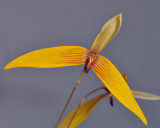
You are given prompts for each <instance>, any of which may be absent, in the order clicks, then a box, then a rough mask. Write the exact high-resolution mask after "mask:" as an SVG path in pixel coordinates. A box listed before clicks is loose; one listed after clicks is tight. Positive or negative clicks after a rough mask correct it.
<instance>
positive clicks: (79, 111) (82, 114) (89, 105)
mask: <svg viewBox="0 0 160 128" xmlns="http://www.w3.org/2000/svg"><path fill="white" fill-rule="evenodd" d="M123 77H124V79H125V80H126V82H127V83H128V80H127V75H126V73H123ZM102 89H105V90H107V88H105V87H100V88H97V89H95V90H93V91H92V92H90V93H89V94H87V95H86V96H85V97H84V98H83V99H82V100H81V102H80V103H79V105H78V107H77V108H75V109H73V110H72V111H71V112H70V113H69V114H68V115H67V116H66V117H65V118H64V119H63V121H62V122H61V123H60V125H59V127H58V128H76V127H77V126H79V125H80V124H81V123H83V122H84V121H85V120H86V119H87V117H88V116H89V114H90V113H91V111H92V110H93V109H94V107H95V106H96V105H97V104H98V103H99V102H100V101H101V100H103V99H104V98H105V97H106V96H108V97H109V98H110V96H112V94H111V93H110V92H109V91H108V90H107V92H106V93H103V94H100V95H98V96H96V97H94V98H93V99H91V100H89V101H87V102H85V103H84V101H85V100H86V99H87V98H88V97H89V96H90V95H91V94H93V93H95V92H97V91H99V90H102ZM131 91H132V93H133V96H134V97H135V98H138V99H143V100H160V96H157V95H153V94H150V93H146V92H141V91H136V90H131ZM112 102H113V100H112ZM111 105H112V104H111Z"/></svg>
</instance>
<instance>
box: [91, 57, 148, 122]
mask: <svg viewBox="0 0 160 128" xmlns="http://www.w3.org/2000/svg"><path fill="white" fill-rule="evenodd" d="M92 68H93V70H94V71H95V73H96V74H97V75H98V77H99V78H100V79H101V80H102V82H103V83H104V84H105V86H106V87H107V89H108V90H109V91H110V92H111V93H112V94H113V95H114V96H115V97H116V98H117V99H118V100H119V101H120V102H121V103H122V104H123V105H124V106H125V107H127V108H128V109H129V110H130V111H132V112H133V113H134V114H135V115H137V116H138V117H139V118H140V119H141V120H142V121H143V122H144V123H145V124H146V125H147V120H146V118H145V116H144V114H143V112H142V110H141V109H140V107H139V105H138V103H137V102H136V100H135V98H134V97H133V94H132V92H131V90H130V88H129V86H128V84H127V82H126V81H125V79H124V78H123V76H122V75H121V73H120V72H119V71H118V70H117V68H116V67H115V66H114V65H113V64H112V63H111V62H110V61H109V60H108V59H107V58H105V57H103V56H97V58H96V60H95V62H94V63H93V65H92Z"/></svg>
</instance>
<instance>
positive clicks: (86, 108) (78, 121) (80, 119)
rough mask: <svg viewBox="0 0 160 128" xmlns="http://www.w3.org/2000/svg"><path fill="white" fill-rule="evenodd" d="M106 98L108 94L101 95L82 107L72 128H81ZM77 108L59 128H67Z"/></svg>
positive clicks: (73, 121)
mask: <svg viewBox="0 0 160 128" xmlns="http://www.w3.org/2000/svg"><path fill="white" fill-rule="evenodd" d="M105 96H106V94H102V95H99V96H97V97H95V98H93V99H91V100H89V101H88V102H86V103H84V104H82V105H81V107H80V108H79V110H78V112H77V114H76V115H75V117H74V119H73V120H72V123H71V125H70V128H75V127H77V126H79V125H80V124H81V123H82V122H83V121H84V120H85V119H86V118H87V117H88V115H89V114H90V112H91V111H92V109H93V108H94V107H95V106H96V105H97V104H98V103H99V102H100V101H101V100H102V99H103V98H104V97H105ZM76 109H77V108H75V109H74V110H73V111H71V112H70V113H69V114H68V115H67V116H66V117H65V118H64V120H63V121H62V122H61V124H60V125H59V127H58V128H67V126H68V124H69V122H70V120H71V118H72V116H73V114H74V112H75V111H76Z"/></svg>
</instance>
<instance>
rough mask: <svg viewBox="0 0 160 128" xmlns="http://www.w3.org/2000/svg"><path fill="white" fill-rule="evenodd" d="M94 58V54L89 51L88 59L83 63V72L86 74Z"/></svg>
mask: <svg viewBox="0 0 160 128" xmlns="http://www.w3.org/2000/svg"><path fill="white" fill-rule="evenodd" d="M95 58H96V55H95V54H94V53H92V52H90V53H89V56H88V59H87V61H86V64H85V73H86V74H87V73H88V72H89V70H90V69H91V67H92V64H93V63H94V60H95Z"/></svg>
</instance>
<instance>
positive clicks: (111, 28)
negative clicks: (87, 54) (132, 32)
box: [91, 13, 122, 54]
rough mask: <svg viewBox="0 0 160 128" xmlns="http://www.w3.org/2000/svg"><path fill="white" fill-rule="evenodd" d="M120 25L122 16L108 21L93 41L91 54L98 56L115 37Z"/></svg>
mask: <svg viewBox="0 0 160 128" xmlns="http://www.w3.org/2000/svg"><path fill="white" fill-rule="evenodd" d="M121 24H122V14H121V13H120V14H118V15H116V16H114V17H112V18H111V19H109V20H108V21H107V22H106V23H105V24H104V26H103V27H102V29H101V31H100V33H99V34H98V35H97V37H96V38H95V40H94V43H93V45H92V47H91V52H92V53H94V54H98V53H99V52H101V50H102V49H103V48H104V47H105V46H106V45H107V44H108V43H109V42H110V41H111V40H112V39H113V38H114V37H115V36H116V35H117V33H118V31H119V30H120V27H121Z"/></svg>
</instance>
